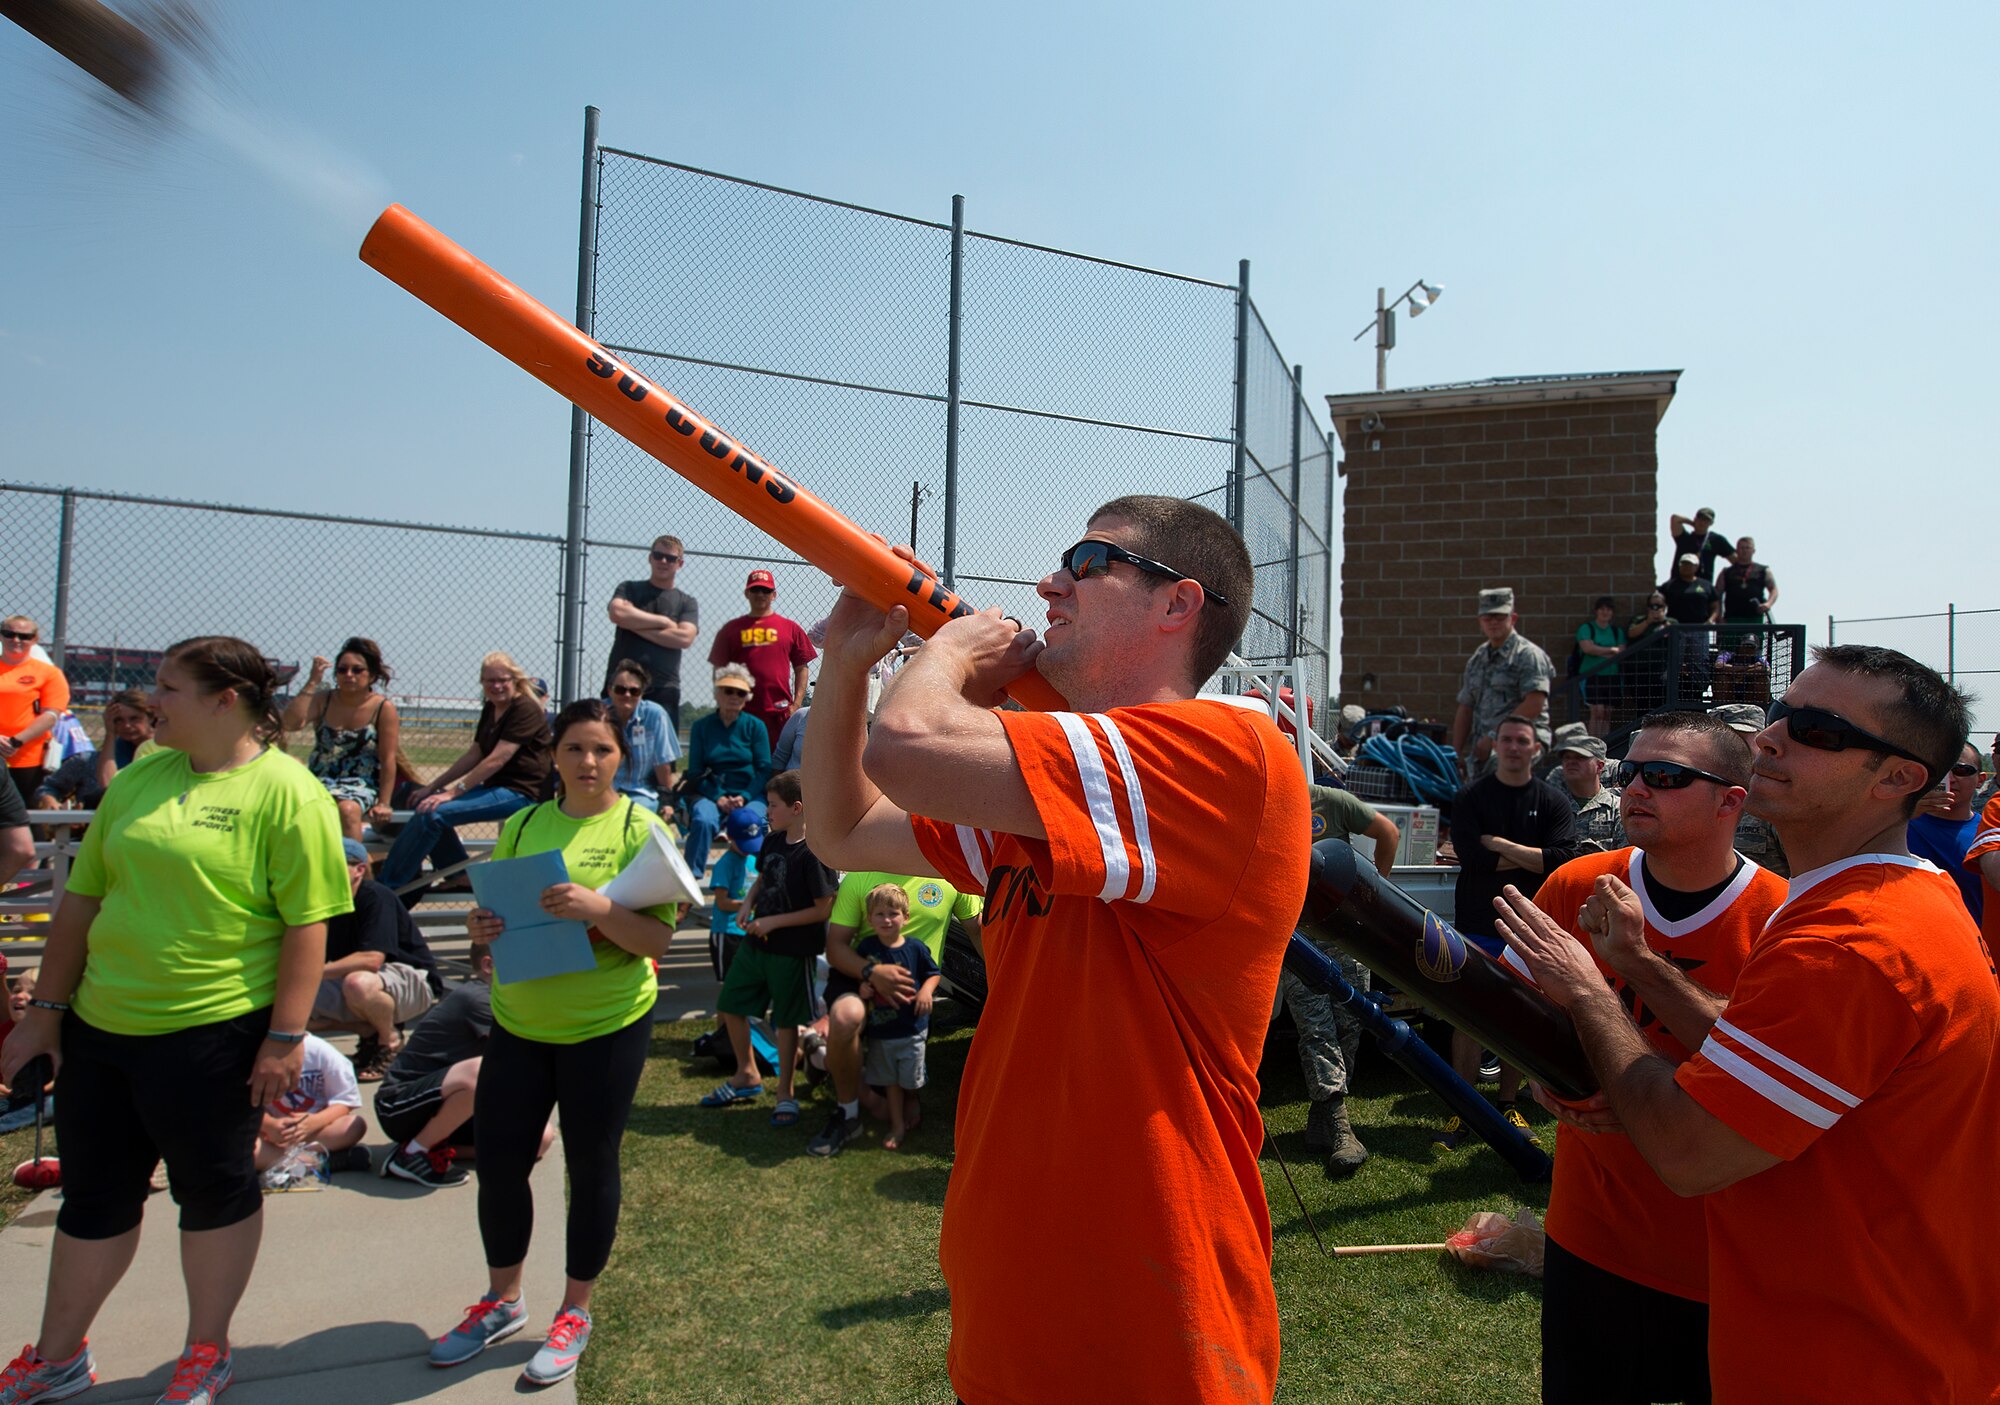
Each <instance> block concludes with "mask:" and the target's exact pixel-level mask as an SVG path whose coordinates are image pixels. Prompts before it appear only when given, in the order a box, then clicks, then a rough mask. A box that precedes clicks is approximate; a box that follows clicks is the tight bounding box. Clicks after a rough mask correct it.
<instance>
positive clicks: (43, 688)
mask: <svg viewBox="0 0 2000 1405" xmlns="http://www.w3.org/2000/svg"><path fill="white" fill-rule="evenodd" d="M68 706H69V680H68V679H66V678H64V677H63V672H62V670H61V669H59V668H57V667H56V666H55V665H54V664H48V663H43V662H42V661H41V660H40V659H33V658H28V659H23V660H21V662H19V663H17V664H15V665H14V666H13V667H12V668H0V736H6V737H11V736H13V735H14V734H15V733H17V732H21V731H24V730H25V729H27V728H28V727H29V726H30V725H32V724H33V722H34V720H35V719H36V718H37V717H40V716H41V715H42V714H43V713H45V712H61V711H62V710H63V709H64V708H66V707H68ZM48 748H49V739H48V736H47V734H46V733H45V734H43V735H42V736H40V737H37V738H36V739H35V740H34V741H31V742H29V743H28V744H27V745H26V746H23V747H22V748H21V749H20V750H19V751H17V752H15V753H14V754H13V755H12V756H10V757H8V758H7V764H8V765H9V766H13V767H20V768H32V767H35V766H39V765H41V764H42V756H43V755H44V754H45V753H46V752H47V751H48Z"/></svg>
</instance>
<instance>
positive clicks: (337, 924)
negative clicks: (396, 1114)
mask: <svg viewBox="0 0 2000 1405" xmlns="http://www.w3.org/2000/svg"><path fill="white" fill-rule="evenodd" d="M341 847H342V849H344V850H345V851H346V856H347V882H348V886H349V888H350V889H352V891H353V893H354V910H353V911H352V912H345V913H342V914H341V915H340V916H338V917H332V918H328V919H327V924H326V967H325V969H324V970H322V971H321V972H320V983H319V994H318V995H317V996H316V997H315V998H314V1000H313V1014H312V1028H313V1029H315V1030H327V1029H342V1030H351V1031H354V1032H356V1033H359V1034H360V1035H361V1036H362V1039H361V1047H360V1048H359V1049H357V1050H356V1051H355V1055H354V1070H355V1076H356V1077H357V1078H359V1079H360V1080H361V1081H362V1082H364V1083H373V1082H377V1081H379V1080H380V1079H381V1077H382V1075H383V1073H384V1072H385V1071H386V1070H387V1069H388V1067H389V1063H390V1061H391V1060H392V1059H394V1058H395V1056H396V1051H397V1050H398V1049H400V1048H401V1047H402V1040H401V1037H400V1036H399V1035H398V1034H397V1032H396V1031H397V1028H398V1027H399V1026H401V1025H405V1024H408V1023H409V1022H410V1021H411V1020H414V1019H416V1018H417V1017H418V1016H419V1015H422V1014H423V1013H424V1011H426V1010H428V1009H430V1008H431V1006H432V1005H434V1004H436V1003H437V1000H438V997H440V996H441V995H443V994H444V980H443V978H442V977H440V976H439V975H438V969H437V958H436V957H434V956H432V955H431V949H430V946H429V945H428V944H427V943H426V942H425V941H424V937H423V933H421V932H419V931H418V930H417V924H416V922H415V921H414V920H413V919H412V918H411V916H410V914H409V911H408V909H406V908H405V907H404V906H403V905H402V904H401V903H400V902H397V901H396V895H395V894H394V893H393V892H391V891H390V890H389V889H388V888H385V887H383V886H382V885H381V884H380V883H377V882H376V881H375V880H374V879H372V878H370V877H369V876H368V850H367V849H365V848H363V847H362V845H361V843H360V841H359V840H355V839H343V840H342V841H341Z"/></svg>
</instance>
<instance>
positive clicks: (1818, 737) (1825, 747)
mask: <svg viewBox="0 0 2000 1405" xmlns="http://www.w3.org/2000/svg"><path fill="white" fill-rule="evenodd" d="M1770 717H1771V721H1773V722H1776V721H1777V720H1778V719H1779V718H1783V719H1784V720H1785V734H1786V735H1787V736H1789V737H1790V738H1791V739H1792V740H1793V741H1795V742H1797V743H1798V744H1799V745H1800V746H1809V747H1811V748H1812V749H1813V750H1815V751H1845V750H1847V749H1848V748H1849V747H1851V746H1856V747H1860V748H1861V749H1862V750H1864V751H1880V752H1886V753H1887V754H1888V755H1890V756H1900V757H1902V758H1903V759H1904V760H1905V761H1914V762H1916V763H1917V764H1918V765H1919V766H1921V767H1923V768H1924V779H1925V781H1926V782H1928V781H1929V780H1930V775H1931V763H1930V762H1928V761H1926V760H1924V758H1923V757H1921V756H1919V755H1917V754H1916V753H1915V752H1914V751H1910V750H1908V749H1906V748H1904V747H1900V746H1897V745H1896V744H1895V743H1894V742H1892V741H1890V740H1889V739H1888V738H1886V737H1878V736H1876V735H1875V734H1874V733H1873V732H1871V731H1868V730H1867V729H1866V728H1863V727H1857V726H1855V725H1854V724H1853V723H1852V722H1849V721H1848V720H1847V719H1846V718H1845V717H1842V716H1841V715H1840V714H1839V713H1837V712H1829V711H1827V709H1825V708H1823V707H1793V706H1792V705H1791V704H1790V703H1788V702H1786V701H1785V700H1784V699H1783V698H1779V699H1778V700H1777V701H1776V702H1774V703H1772V704H1771V713H1770Z"/></svg>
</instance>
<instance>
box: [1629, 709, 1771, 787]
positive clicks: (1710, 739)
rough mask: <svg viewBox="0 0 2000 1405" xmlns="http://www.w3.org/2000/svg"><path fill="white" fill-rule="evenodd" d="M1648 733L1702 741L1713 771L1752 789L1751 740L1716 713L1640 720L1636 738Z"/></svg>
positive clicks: (1672, 714) (1655, 715)
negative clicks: (1696, 738) (1676, 735)
mask: <svg viewBox="0 0 2000 1405" xmlns="http://www.w3.org/2000/svg"><path fill="white" fill-rule="evenodd" d="M1647 732H1671V733H1676V734H1678V735H1681V736H1690V737H1700V738H1701V739H1702V749H1703V750H1704V751H1706V752H1707V754H1708V765H1709V769H1711V770H1713V771H1714V772H1715V774H1717V775H1718V776H1721V777H1722V778H1723V779H1724V780H1726V781H1728V782H1729V783H1730V784H1731V785H1740V786H1743V787H1744V788H1745V789H1748V788H1749V785H1750V763H1751V762H1752V761H1753V760H1755V759H1756V755H1755V753H1754V752H1752V751H1751V749H1750V739H1749V738H1748V737H1746V736H1744V735H1743V733H1741V732H1739V731H1737V730H1736V729H1735V728H1734V727H1732V726H1730V725H1729V724H1728V723H1727V722H1724V721H1723V720H1722V719H1721V718H1720V717H1717V716H1716V715H1715V714H1714V713H1712V712H1696V711H1694V710H1693V709H1688V710H1686V711H1678V712H1655V713H1650V714H1648V715H1647V716H1645V717H1642V718H1641V719H1639V729H1638V733H1637V734H1636V735H1640V736H1643V735H1644V734H1646V733H1647Z"/></svg>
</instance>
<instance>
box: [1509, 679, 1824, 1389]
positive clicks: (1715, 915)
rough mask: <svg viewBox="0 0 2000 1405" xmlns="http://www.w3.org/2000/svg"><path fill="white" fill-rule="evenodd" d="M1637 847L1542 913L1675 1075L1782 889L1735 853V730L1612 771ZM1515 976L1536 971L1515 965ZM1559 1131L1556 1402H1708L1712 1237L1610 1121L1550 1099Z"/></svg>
mask: <svg viewBox="0 0 2000 1405" xmlns="http://www.w3.org/2000/svg"><path fill="white" fill-rule="evenodd" d="M1615 784H1617V785H1618V786H1619V787H1620V788H1621V791H1620V795H1619V810H1620V819H1621V822H1622V823H1623V825H1624V828H1625V832H1626V834H1627V835H1628V836H1630V838H1631V839H1632V840H1633V841H1634V843H1635V844H1636V846H1637V847H1635V848H1625V849H1614V850H1612V851H1611V852H1609V853H1601V854H1586V855H1584V856H1583V857H1582V858H1579V859H1574V860H1572V861H1571V862H1569V863H1566V864H1564V865H1563V866H1562V867H1561V868H1559V869H1557V870H1556V871H1555V872H1554V873H1553V874H1551V875H1550V876H1549V877H1548V879H1547V880H1545V881H1544V882H1543V884H1542V886H1541V888H1540V890H1539V891H1538V892H1537V893H1536V894H1535V905H1536V906H1537V907H1539V908H1541V909H1542V911H1544V912H1546V913H1548V914H1549V915H1550V916H1551V917H1552V918H1553V919H1554V920H1556V921H1558V922H1563V923H1567V924H1568V926H1569V930H1570V931H1571V933H1572V934H1573V935H1575V936H1576V937H1577V938H1578V940H1580V941H1581V942H1582V943H1583V944H1584V946H1585V947H1587V948H1589V949H1590V950H1591V952H1592V954H1593V955H1594V956H1595V957H1596V960H1597V968H1598V970H1599V971H1600V972H1601V973H1602V975H1603V977H1604V979H1605V980H1606V981H1608V982H1609V983H1610V989H1611V991H1612V992H1613V993H1614V994H1615V995H1616V996H1617V998H1618V1000H1619V1002H1620V1003H1621V1004H1622V1005H1623V1006H1624V1008H1625V1010H1626V1012H1627V1013H1628V1014H1629V1015H1630V1016H1631V1018H1632V1020H1633V1022H1634V1023H1635V1024H1637V1026H1638V1027H1639V1030H1640V1032H1641V1033H1643V1034H1644V1035H1645V1037H1646V1040H1647V1043H1648V1044H1649V1045H1650V1046H1651V1047H1652V1049H1653V1050H1654V1051H1655V1052H1656V1053H1658V1054H1659V1055H1661V1056H1662V1057H1663V1058H1666V1059H1668V1060H1670V1061H1672V1062H1673V1063H1675V1064H1679V1063H1682V1062H1684V1061H1685V1060H1686V1059H1687V1058H1688V1057H1689V1056H1690V1055H1691V1054H1692V1053H1693V1052H1694V1050H1696V1049H1698V1048H1700V1047H1701V1045H1702V1043H1703V1041H1705V1040H1706V1039H1707V1038H1708V1032H1709V1027H1710V1026H1711V1025H1713V1024H1714V1023H1715V1018H1716V1016H1717V1014H1718V1013H1720V1012H1721V1010H1722V1007H1723V1004H1724V1002H1725V1001H1726V1000H1727V998H1728V996H1729V992H1730V988H1731V987H1732V986H1733V985H1734V984H1735V983H1736V972H1737V969H1738V968H1739V967H1740V966H1742V964H1743V957H1744V954H1745V953H1746V952H1748V951H1749V950H1750V943H1751V941H1752V940H1753V939H1754V938H1755V937H1756V935H1757V934H1758V933H1759V932H1760V931H1762V930H1763V927H1764V922H1765V920H1766V919H1767V918H1769V917H1770V915H1771V914H1772V913H1773V912H1774V911H1776V910H1777V908H1778V905H1779V904H1780V903H1782V902H1783V901H1784V900H1785V881H1784V880H1783V879H1782V878H1779V877H1778V876H1777V875H1776V874H1773V873H1767V872H1766V871H1764V870H1763V869H1761V868H1759V867H1758V866H1757V865H1756V864H1754V863H1752V862H1751V861H1749V860H1748V859H1746V858H1744V857H1743V856H1742V855H1740V854H1738V853H1737V852H1736V850H1735V847H1734V844H1735V838H1736V826H1737V822H1738V820H1740V819H1741V817H1742V813H1743V802H1744V799H1745V797H1746V795H1747V794H1748V789H1747V788H1748V786H1749V784H1750V746H1749V743H1748V742H1747V741H1746V740H1745V739H1744V737H1743V735H1742V733H1740V732H1737V731H1735V730H1734V729H1733V728H1731V727H1730V726H1729V724H1728V723H1727V722H1725V721H1723V720H1722V719H1720V718H1717V717H1715V716H1713V715H1711V714H1709V713H1703V712H1662V713H1656V714H1654V715H1653V716H1651V717H1648V718H1647V719H1646V720H1645V721H1644V722H1643V723H1642V724H1641V725H1640V729H1639V732H1638V733H1637V735H1635V736H1634V737H1633V738H1632V744H1631V748H1630V750H1629V751H1628V752H1627V753H1626V757H1625V760H1624V761H1623V762H1621V763H1620V764H1619V766H1618V770H1617V778H1616V781H1615ZM1507 960H1508V962H1509V964H1511V965H1514V966H1515V967H1516V968H1517V969H1521V970H1525V969H1526V966H1525V964H1524V963H1523V962H1522V961H1521V958H1520V956H1519V955H1518V954H1516V953H1515V952H1513V951H1511V950H1510V951H1509V952H1508V953H1507ZM1538 1096H1541V1097H1542V1102H1543V1105H1544V1106H1546V1107H1548V1108H1549V1109H1550V1110H1551V1111H1553V1112H1555V1113H1556V1114H1557V1115H1558V1116H1559V1117H1561V1118H1562V1119H1563V1125H1562V1126H1561V1127H1560V1128H1559V1129H1558V1132H1557V1150H1556V1171H1555V1185H1554V1187H1553V1188H1552V1189H1551V1191H1550V1194H1549V1212H1548V1221H1547V1224H1548V1256H1547V1266H1546V1271H1545V1276H1544V1280H1543V1287H1542V1399H1543V1400H1544V1401H1546V1402H1552V1403H1554V1402H1561V1405H1569V1402H1577V1403H1578V1405H1584V1403H1585V1402H1588V1403H1589V1405H1598V1402H1607V1401H1609V1402H1622V1401H1648V1400H1706V1399H1708V1398H1709V1385H1708V1307H1707V1303H1708V1252H1707V1227H1706V1223H1705V1220H1704V1217H1703V1211H1702V1205H1701V1202H1700V1201H1699V1200H1687V1199H1683V1198H1681V1197H1680V1196H1677V1195H1675V1194H1674V1193H1673V1192H1672V1191H1670V1190H1668V1189H1667V1188H1666V1187H1665V1186H1663V1185H1661V1184H1660V1180H1659V1177H1657V1176H1655V1175H1654V1174H1653V1172H1652V1168H1651V1167H1649V1166H1648V1165H1647V1164H1646V1162H1645V1160H1644V1158H1642V1157H1641V1156H1640V1155H1639V1153H1638V1152H1637V1151H1635V1150H1634V1149H1633V1147H1632V1143H1631V1141H1630V1140H1629V1139H1628V1138H1627V1137H1625V1136H1624V1135H1623V1133H1622V1131H1621V1129H1620V1128H1619V1127H1618V1125H1617V1120H1616V1118H1615V1117H1613V1116H1612V1115H1610V1114H1609V1113H1608V1111H1607V1110H1606V1109H1605V1106H1604V1100H1603V1098H1602V1097H1601V1096H1600V1097H1598V1098H1595V1099H1593V1100H1592V1101H1591V1103H1589V1104H1585V1105H1581V1106H1573V1105H1569V1104H1562V1103H1558V1102H1556V1101H1554V1100H1553V1099H1551V1098H1549V1097H1547V1096H1545V1095H1541V1094H1539V1092H1538Z"/></svg>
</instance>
